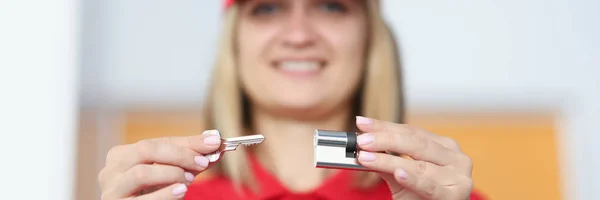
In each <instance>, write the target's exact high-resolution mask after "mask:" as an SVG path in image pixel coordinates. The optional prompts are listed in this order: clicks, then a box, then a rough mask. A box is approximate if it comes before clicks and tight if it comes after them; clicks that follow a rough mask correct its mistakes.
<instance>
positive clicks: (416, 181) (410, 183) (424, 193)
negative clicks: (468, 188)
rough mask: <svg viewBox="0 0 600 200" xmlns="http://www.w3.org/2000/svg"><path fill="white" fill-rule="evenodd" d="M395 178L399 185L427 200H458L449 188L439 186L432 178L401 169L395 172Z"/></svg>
mask: <svg viewBox="0 0 600 200" xmlns="http://www.w3.org/2000/svg"><path fill="white" fill-rule="evenodd" d="M394 178H395V179H396V181H397V183H398V184H400V185H402V186H403V187H405V188H406V189H409V190H410V191H412V192H413V193H415V194H418V195H419V196H421V197H423V198H425V199H431V200H437V199H457V195H456V194H453V193H452V190H450V189H449V188H448V187H446V186H444V185H440V184H438V183H437V182H436V181H434V180H433V179H431V178H428V177H422V176H419V175H416V174H415V173H412V172H411V171H410V170H406V169H403V168H399V169H398V170H396V171H395V172H394ZM463 199H464V198H463Z"/></svg>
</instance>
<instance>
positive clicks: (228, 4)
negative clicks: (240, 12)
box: [224, 0, 235, 9]
mask: <svg viewBox="0 0 600 200" xmlns="http://www.w3.org/2000/svg"><path fill="white" fill-rule="evenodd" d="M224 1H225V9H228V8H229V7H231V6H232V5H233V4H234V3H235V0H224Z"/></svg>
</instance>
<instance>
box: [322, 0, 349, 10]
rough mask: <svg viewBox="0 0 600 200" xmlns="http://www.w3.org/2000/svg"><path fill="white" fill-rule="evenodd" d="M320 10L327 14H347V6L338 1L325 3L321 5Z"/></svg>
mask: <svg viewBox="0 0 600 200" xmlns="http://www.w3.org/2000/svg"><path fill="white" fill-rule="evenodd" d="M319 8H321V9H323V10H325V11H327V12H345V11H346V6H345V5H344V4H342V3H340V2H337V1H325V2H322V3H320V4H319Z"/></svg>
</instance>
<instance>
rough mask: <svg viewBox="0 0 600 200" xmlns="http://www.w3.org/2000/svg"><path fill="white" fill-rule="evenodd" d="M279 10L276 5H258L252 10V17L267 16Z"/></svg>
mask: <svg viewBox="0 0 600 200" xmlns="http://www.w3.org/2000/svg"><path fill="white" fill-rule="evenodd" d="M279 10H280V6H279V5H278V4H276V3H260V4H258V5H256V6H254V8H253V9H252V14H254V15H268V14H273V13H275V12H277V11H279Z"/></svg>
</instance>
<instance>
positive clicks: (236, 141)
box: [223, 135, 265, 151]
mask: <svg viewBox="0 0 600 200" xmlns="http://www.w3.org/2000/svg"><path fill="white" fill-rule="evenodd" d="M264 140H265V136H263V135H247V136H241V137H234V138H226V139H225V142H223V143H224V144H225V145H226V148H225V150H226V151H227V150H229V151H231V150H235V149H236V148H237V147H238V146H239V145H244V146H252V145H256V144H260V143H262V142H263V141H264Z"/></svg>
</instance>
